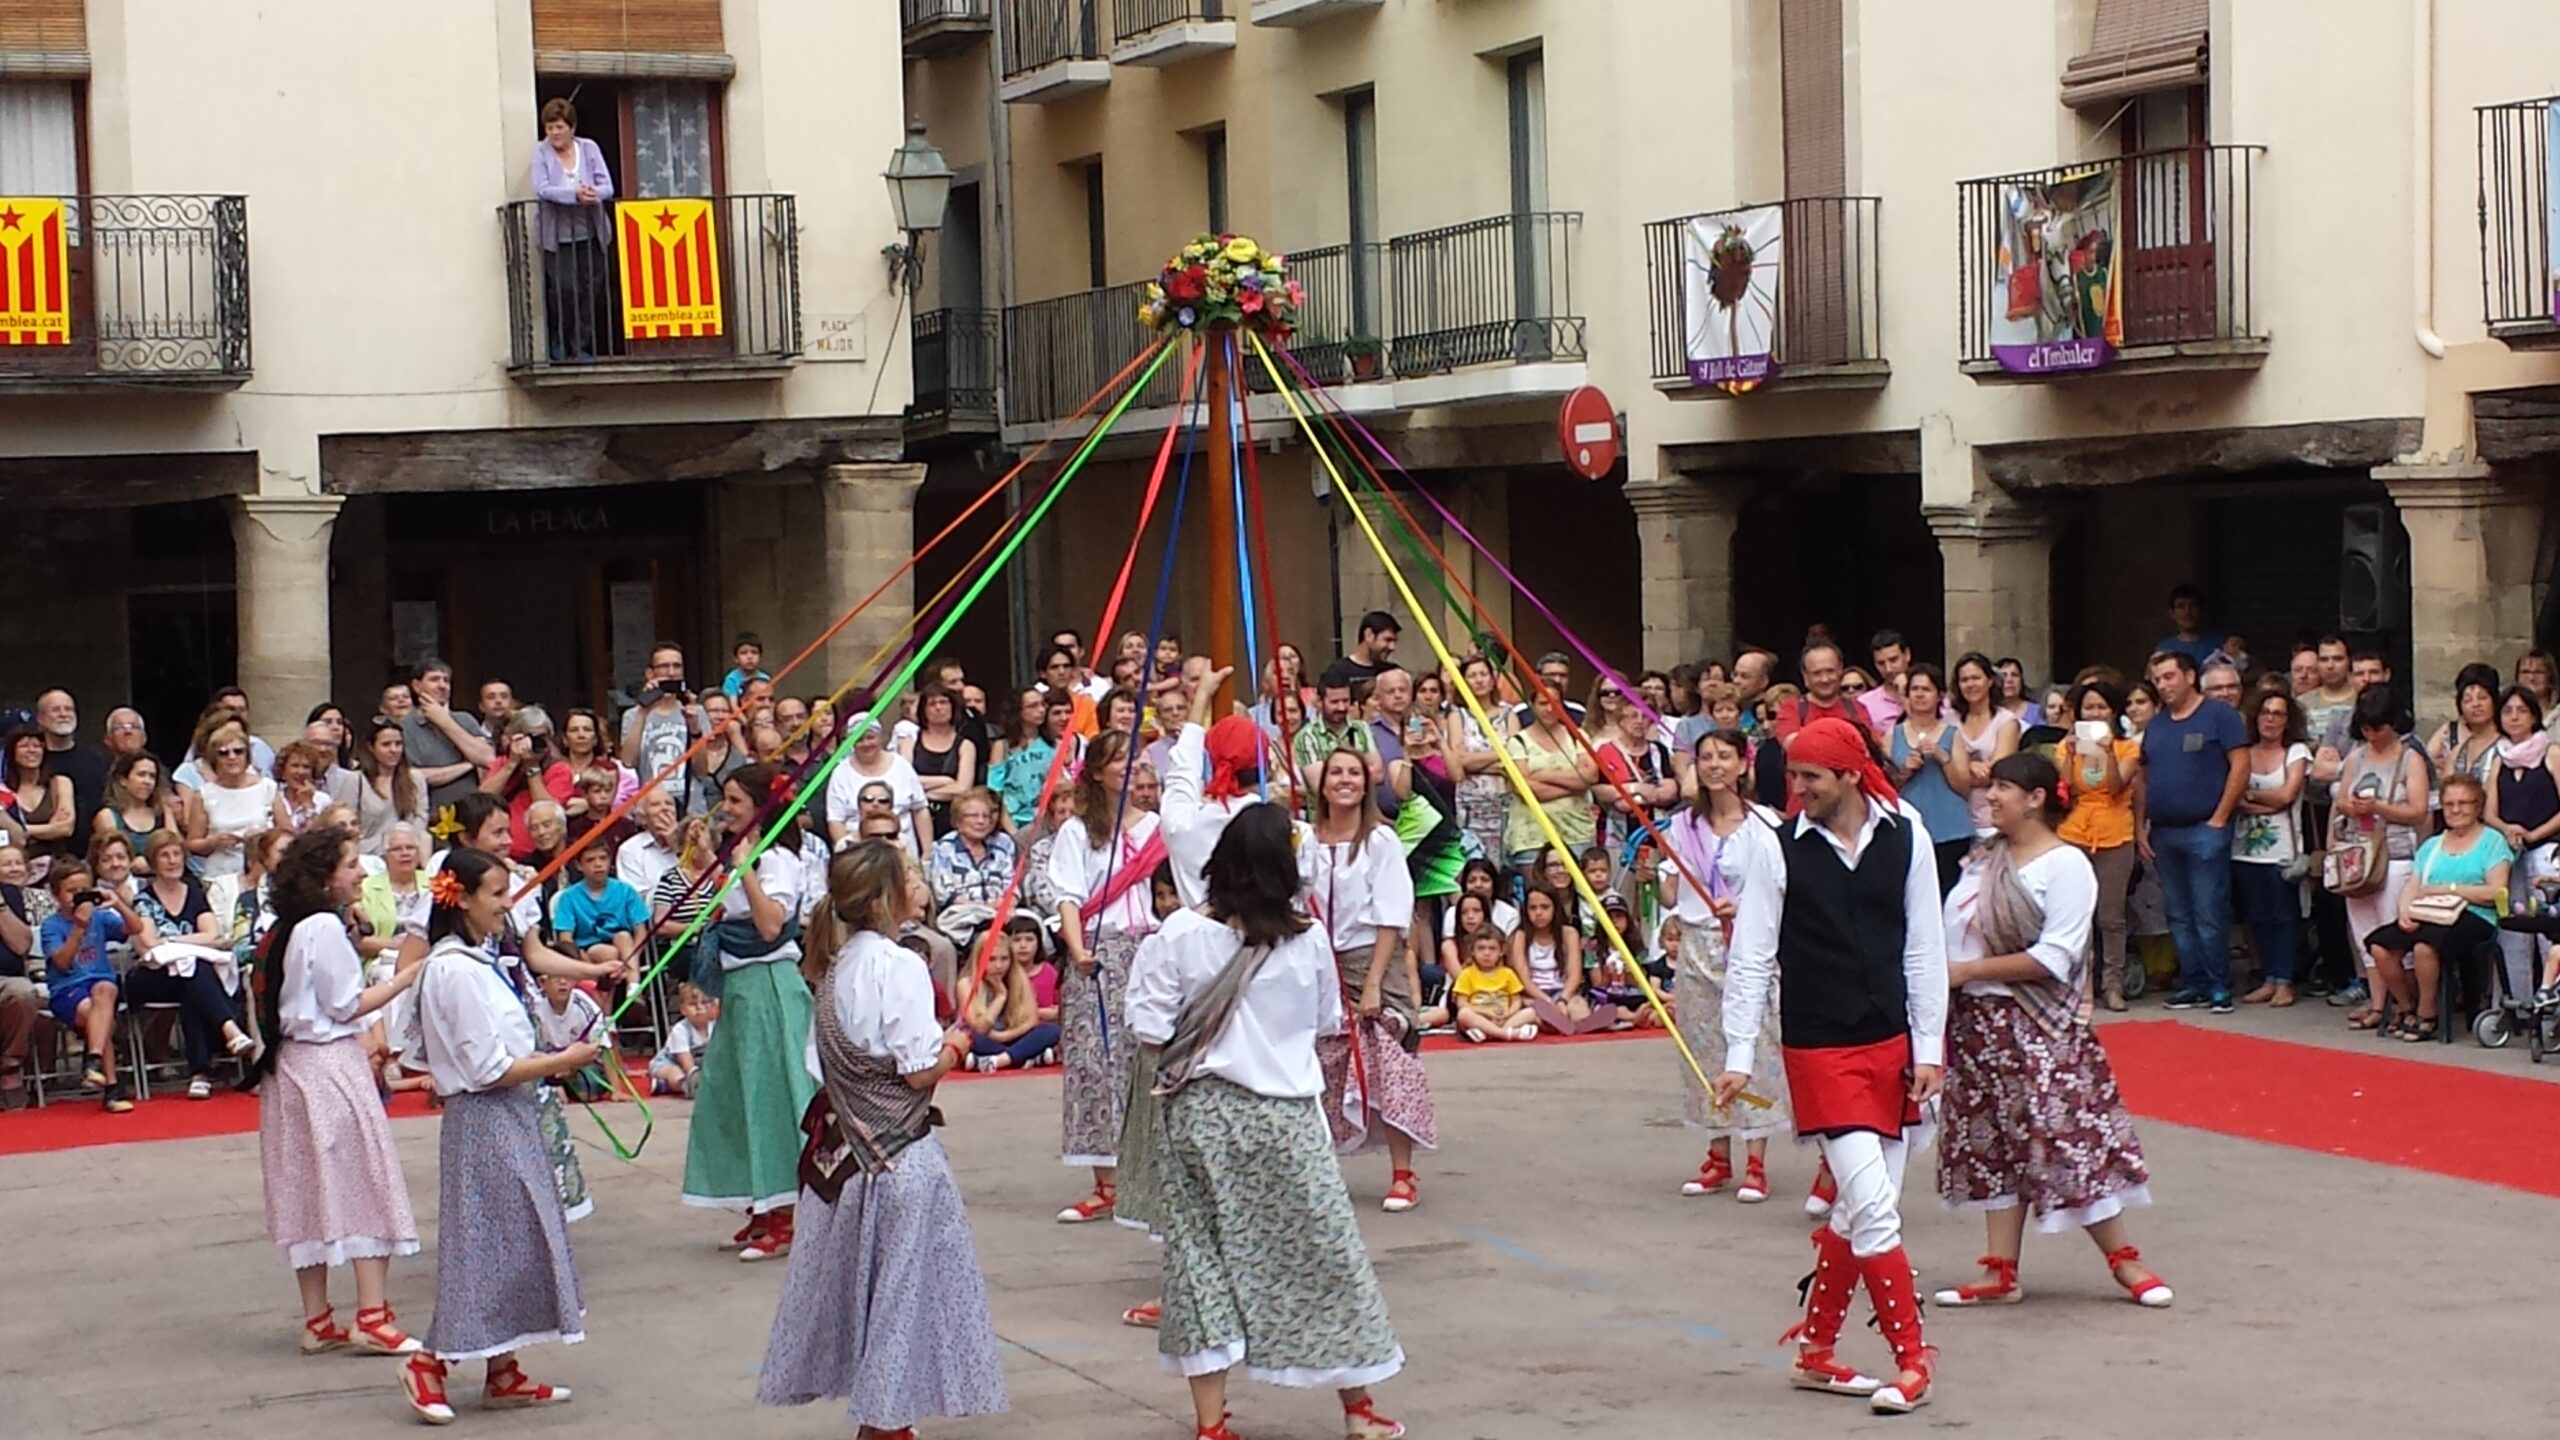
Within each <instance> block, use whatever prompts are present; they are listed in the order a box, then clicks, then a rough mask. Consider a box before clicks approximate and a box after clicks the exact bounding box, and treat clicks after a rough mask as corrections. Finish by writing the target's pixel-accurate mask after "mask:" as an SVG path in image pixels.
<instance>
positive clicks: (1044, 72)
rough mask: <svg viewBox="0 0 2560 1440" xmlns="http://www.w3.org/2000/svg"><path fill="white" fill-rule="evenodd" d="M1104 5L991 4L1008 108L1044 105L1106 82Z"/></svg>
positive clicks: (1000, 90) (1070, 0)
mask: <svg viewBox="0 0 2560 1440" xmlns="http://www.w3.org/2000/svg"><path fill="white" fill-rule="evenodd" d="M1105 3H1107V0H997V13H996V21H997V38H998V39H999V41H1001V43H1002V44H1003V47H1004V54H1003V69H1004V78H1003V80H1002V82H1001V83H1000V84H999V85H998V86H997V94H998V96H999V97H1000V98H1002V99H1003V100H1004V102H1005V103H1006V104H1008V105H1047V104H1052V103H1055V102H1057V101H1060V100H1065V99H1068V98H1070V97H1073V96H1077V95H1082V94H1084V93H1085V92H1086V91H1089V90H1099V89H1101V88H1102V87H1103V86H1105V85H1108V84H1110V83H1111V61H1110V59H1109V57H1108V51H1107V49H1106V46H1105V37H1104V35H1103V30H1102V7H1103V5H1104V4H1105Z"/></svg>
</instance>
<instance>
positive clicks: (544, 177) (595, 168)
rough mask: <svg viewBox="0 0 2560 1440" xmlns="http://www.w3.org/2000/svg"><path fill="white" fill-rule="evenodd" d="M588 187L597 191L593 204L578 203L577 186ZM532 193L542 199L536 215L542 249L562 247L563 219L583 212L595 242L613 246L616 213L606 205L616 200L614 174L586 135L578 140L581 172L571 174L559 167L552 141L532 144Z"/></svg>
mask: <svg viewBox="0 0 2560 1440" xmlns="http://www.w3.org/2000/svg"><path fill="white" fill-rule="evenodd" d="M582 183H583V184H585V185H587V186H589V187H591V188H592V189H593V190H594V191H595V192H596V201H595V203H594V204H592V205H586V206H581V205H579V203H578V186H579V185H580V184H582ZM533 193H534V194H536V195H538V196H540V197H541V198H542V205H541V207H540V208H539V210H538V211H537V212H536V213H537V214H538V215H539V216H540V217H541V219H540V225H541V232H540V233H541V237H542V248H543V249H545V250H558V249H559V248H560V220H561V217H562V216H563V215H565V214H568V213H570V212H572V211H576V210H580V209H584V210H585V211H586V212H587V223H588V224H589V225H590V226H591V227H592V228H593V229H594V231H595V237H596V243H598V244H600V245H604V246H607V247H610V246H611V245H612V244H613V214H612V212H611V211H609V210H607V209H606V208H605V206H606V205H607V204H609V203H610V202H611V201H612V199H613V172H612V171H611V170H609V169H607V168H605V163H604V151H603V150H601V149H599V148H598V147H597V145H596V142H594V141H593V140H589V139H587V138H586V137H585V136H580V137H579V138H578V169H577V173H575V174H571V173H570V172H569V171H567V170H566V169H563V168H562V167H561V164H560V154H559V152H558V151H556V150H554V149H552V148H551V142H549V141H547V140H536V141H535V142H533Z"/></svg>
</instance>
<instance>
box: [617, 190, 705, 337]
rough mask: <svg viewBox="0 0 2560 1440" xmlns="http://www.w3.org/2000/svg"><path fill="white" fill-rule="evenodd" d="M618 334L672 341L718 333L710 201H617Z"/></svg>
mask: <svg viewBox="0 0 2560 1440" xmlns="http://www.w3.org/2000/svg"><path fill="white" fill-rule="evenodd" d="M613 212H614V213H613V219H614V227H615V229H616V231H617V232H618V238H619V239H620V241H621V246H622V334H623V338H624V339H626V340H671V339H678V338H684V337H691V336H697V335H717V334H719V333H720V242H719V239H718V230H717V228H716V227H715V226H714V224H713V217H712V210H711V202H710V201H708V200H618V201H615V202H614V206H613Z"/></svg>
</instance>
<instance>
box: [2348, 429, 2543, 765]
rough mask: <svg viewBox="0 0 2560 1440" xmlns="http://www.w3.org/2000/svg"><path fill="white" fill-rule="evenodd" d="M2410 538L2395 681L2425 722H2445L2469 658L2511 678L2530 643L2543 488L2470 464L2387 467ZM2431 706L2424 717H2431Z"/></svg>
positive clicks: (2386, 479) (2380, 472) (2381, 472)
mask: <svg viewBox="0 0 2560 1440" xmlns="http://www.w3.org/2000/svg"><path fill="white" fill-rule="evenodd" d="M2373 473H2374V477H2375V478H2376V479H2378V480H2380V481H2382V482H2383V484H2385V485H2387V486H2389V487H2390V489H2391V501H2392V503H2393V504H2394V505H2397V506H2398V507H2399V508H2400V523H2401V525H2403V526H2404V527H2406V528H2407V530H2408V532H2409V636H2410V640H2409V649H2410V658H2411V662H2412V665H2413V666H2414V668H2415V669H2416V672H2417V673H2416V674H2413V675H2407V676H2403V677H2401V679H2402V687H2401V688H2402V690H2403V691H2404V693H2405V694H2406V695H2407V696H2409V697H2413V698H2414V700H2415V702H2416V705H2417V708H2418V710H2419V711H2420V718H2421V719H2422V720H2424V721H2426V722H2428V723H2433V722H2434V721H2438V720H2443V719H2445V718H2447V717H2448V716H2449V715H2450V714H2451V704H2450V701H2449V699H2448V698H2447V697H2449V695H2450V694H2451V691H2452V688H2453V677H2454V674H2455V672H2457V671H2459V670H2460V669H2461V668H2462V667H2463V666H2464V665H2467V664H2469V663H2470V662H2472V661H2474V660H2481V661H2486V662H2488V663H2490V664H2492V665H2495V666H2497V667H2498V673H2500V674H2502V675H2504V674H2509V673H2512V671H2513V669H2514V665H2515V659H2516V657H2517V656H2518V655H2520V654H2522V653H2523V652H2524V651H2525V650H2526V649H2527V648H2528V647H2530V646H2531V645H2532V643H2533V625H2534V606H2533V570H2534V560H2535V552H2536V550H2537V548H2538V547H2539V546H2540V545H2541V543H2542V508H2543V496H2542V486H2541V485H2540V484H2539V483H2536V482H2532V481H2528V480H2527V479H2526V478H2525V477H2523V476H2520V475H2517V474H2515V473H2513V472H2512V471H2510V470H2507V469H2505V468H2500V467H2492V466H2488V465H2483V464H2479V463H2477V462H2472V463H2466V464H2451V465H2386V466H2383V467H2381V468H2379V469H2376V470H2375V471H2374V472H2373ZM2430 705H2432V707H2433V708H2432V709H2430V708H2429V707H2430Z"/></svg>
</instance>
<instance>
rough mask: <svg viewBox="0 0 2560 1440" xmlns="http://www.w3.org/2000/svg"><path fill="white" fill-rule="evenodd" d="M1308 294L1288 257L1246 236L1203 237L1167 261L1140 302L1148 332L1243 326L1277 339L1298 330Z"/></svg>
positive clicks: (1142, 317)
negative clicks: (1291, 272)
mask: <svg viewBox="0 0 2560 1440" xmlns="http://www.w3.org/2000/svg"><path fill="white" fill-rule="evenodd" d="M1306 300H1307V292H1306V290H1305V288H1304V287H1303V286H1301V285H1300V284H1299V283H1298V282H1297V281H1295V280H1292V279H1290V278H1289V258H1288V257H1287V256H1285V255H1276V254H1273V253H1272V252H1271V251H1268V250H1265V249H1263V248H1262V246H1261V245H1260V244H1258V243H1256V242H1255V241H1254V240H1253V239H1251V238H1250V237H1248V236H1243V235H1202V236H1201V237H1200V238H1198V239H1196V240H1194V241H1192V242H1191V243H1190V244H1188V245H1185V246H1183V247H1182V253H1181V254H1179V255H1176V256H1174V257H1173V258H1172V259H1171V260H1168V261H1166V262H1165V267H1164V273H1163V274H1161V275H1159V276H1157V277H1156V279H1155V281H1154V282H1153V283H1151V284H1149V285H1148V286H1147V289H1146V295H1145V298H1144V299H1142V300H1140V301H1139V302H1138V323H1139V324H1141V325H1144V326H1146V327H1147V328H1148V329H1150V330H1197V329H1200V328H1202V327H1204V326H1209V327H1227V328H1234V327H1239V326H1240V327H1243V328H1245V329H1249V330H1253V331H1255V332H1257V333H1259V334H1263V335H1267V336H1271V337H1273V338H1275V339H1286V338H1287V337H1288V336H1289V334H1290V332H1291V331H1294V330H1296V329H1297V328H1298V309H1299V307H1300V306H1302V305H1304V304H1305V303H1306Z"/></svg>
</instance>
